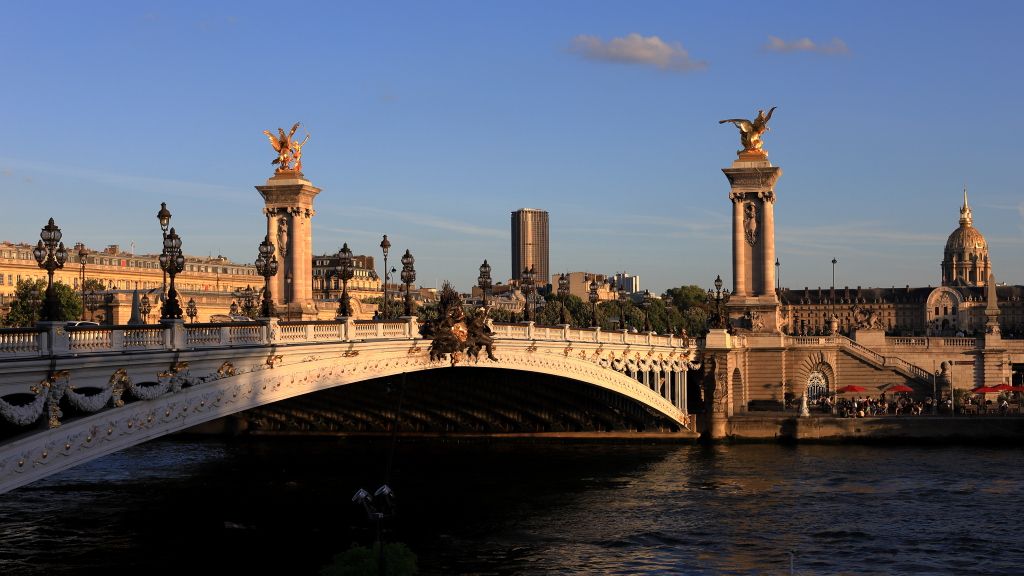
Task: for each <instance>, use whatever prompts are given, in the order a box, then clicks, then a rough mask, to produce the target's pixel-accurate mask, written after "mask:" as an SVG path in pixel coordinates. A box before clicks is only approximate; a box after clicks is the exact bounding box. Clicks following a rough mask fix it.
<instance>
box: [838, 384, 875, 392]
mask: <svg viewBox="0 0 1024 576" xmlns="http://www.w3.org/2000/svg"><path fill="white" fill-rule="evenodd" d="M867 391H868V389H867V388H864V387H863V386H856V385H854V384H850V385H849V386H843V387H842V388H836V392H838V393H839V394H845V393H846V392H867Z"/></svg>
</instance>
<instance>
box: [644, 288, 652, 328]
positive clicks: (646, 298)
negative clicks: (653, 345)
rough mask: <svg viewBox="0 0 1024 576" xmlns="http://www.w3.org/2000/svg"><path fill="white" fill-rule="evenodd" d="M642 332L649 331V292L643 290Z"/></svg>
mask: <svg viewBox="0 0 1024 576" xmlns="http://www.w3.org/2000/svg"><path fill="white" fill-rule="evenodd" d="M643 307H644V332H650V331H651V291H650V290H644V301H643Z"/></svg>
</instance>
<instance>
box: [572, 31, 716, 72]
mask: <svg viewBox="0 0 1024 576" xmlns="http://www.w3.org/2000/svg"><path fill="white" fill-rule="evenodd" d="M569 51H570V52H573V53H576V54H579V55H580V56H583V57H584V58H587V59H589V60H601V61H605V62H618V63H621V64H641V65H646V66H654V67H656V68H659V69H661V70H672V71H675V72H692V71H694V70H703V69H704V68H707V66H708V65H707V62H704V61H703V60H693V59H692V58H690V53H689V52H687V51H686V49H685V48H683V46H682V44H680V43H679V42H671V43H669V42H665V41H664V40H662V39H661V38H659V37H657V36H641V35H640V34H636V33H633V34H630V35H628V36H625V37H622V38H612V39H611V40H609V41H607V42H605V41H604V40H601V39H600V38H598V37H596V36H590V35H587V34H580V35H579V36H576V37H575V38H573V39H572V44H571V45H570V47H569Z"/></svg>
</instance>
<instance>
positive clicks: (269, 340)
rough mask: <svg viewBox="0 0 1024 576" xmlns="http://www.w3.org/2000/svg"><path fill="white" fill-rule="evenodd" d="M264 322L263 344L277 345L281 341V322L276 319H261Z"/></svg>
mask: <svg viewBox="0 0 1024 576" xmlns="http://www.w3.org/2000/svg"><path fill="white" fill-rule="evenodd" d="M260 320H261V321H262V322H263V343H264V344H276V343H277V342H278V341H280V339H281V327H280V325H279V320H278V319H277V318H274V317H270V318H261V319H260Z"/></svg>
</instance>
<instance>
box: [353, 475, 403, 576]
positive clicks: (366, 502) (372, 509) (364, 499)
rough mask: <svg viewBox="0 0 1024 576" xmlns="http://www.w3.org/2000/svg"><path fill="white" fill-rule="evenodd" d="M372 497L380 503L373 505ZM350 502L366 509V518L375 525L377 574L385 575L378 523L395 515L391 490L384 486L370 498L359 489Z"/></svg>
mask: <svg viewBox="0 0 1024 576" xmlns="http://www.w3.org/2000/svg"><path fill="white" fill-rule="evenodd" d="M374 497H376V498H378V499H380V500H383V502H381V503H379V504H378V503H375V502H374V500H373V499H374ZM352 502H354V503H356V504H361V505H362V506H363V508H364V509H366V517H367V518H368V519H369V520H372V521H373V522H374V524H375V525H376V529H377V573H378V574H381V575H383V574H386V573H387V570H385V567H384V542H383V541H382V540H381V530H380V523H381V521H382V520H384V519H385V518H388V517H390V516H394V515H395V493H394V491H392V490H391V488H390V487H389V486H388V485H387V484H384V485H382V486H381V487H380V488H378V489H377V491H376V492H374V493H373V496H370V493H369V492H367V491H366V490H363V489H362V488H360V489H359V490H358V491H356V493H355V495H353V496H352Z"/></svg>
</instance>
